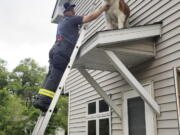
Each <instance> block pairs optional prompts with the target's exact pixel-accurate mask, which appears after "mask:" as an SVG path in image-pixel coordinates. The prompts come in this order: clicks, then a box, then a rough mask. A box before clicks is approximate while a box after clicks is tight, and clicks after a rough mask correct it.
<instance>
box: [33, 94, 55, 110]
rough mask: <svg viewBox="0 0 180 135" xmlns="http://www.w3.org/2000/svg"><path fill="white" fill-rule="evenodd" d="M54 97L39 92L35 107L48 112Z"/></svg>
mask: <svg viewBox="0 0 180 135" xmlns="http://www.w3.org/2000/svg"><path fill="white" fill-rule="evenodd" d="M51 100H52V98H50V97H48V96H45V95H41V94H39V95H38V96H37V98H36V99H35V102H34V107H35V108H37V109H40V110H41V111H42V112H47V110H48V108H49V105H50V103H51Z"/></svg>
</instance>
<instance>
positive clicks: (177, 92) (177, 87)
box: [174, 67, 180, 130]
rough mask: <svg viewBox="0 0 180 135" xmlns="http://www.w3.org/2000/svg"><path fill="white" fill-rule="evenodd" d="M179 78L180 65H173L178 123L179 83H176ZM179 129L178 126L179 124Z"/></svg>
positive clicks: (179, 119)
mask: <svg viewBox="0 0 180 135" xmlns="http://www.w3.org/2000/svg"><path fill="white" fill-rule="evenodd" d="M179 80H180V67H174V82H175V89H176V102H177V113H178V122H179V125H180V95H179V94H180V92H179V91H180V84H179V83H178V82H179ZM179 130H180V126H179Z"/></svg>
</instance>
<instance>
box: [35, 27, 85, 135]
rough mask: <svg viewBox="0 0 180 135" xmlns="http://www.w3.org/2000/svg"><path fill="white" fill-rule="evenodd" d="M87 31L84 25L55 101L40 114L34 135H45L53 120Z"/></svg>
mask: <svg viewBox="0 0 180 135" xmlns="http://www.w3.org/2000/svg"><path fill="white" fill-rule="evenodd" d="M85 31H86V26H85V25H83V26H82V28H81V34H80V36H79V39H78V41H77V43H76V45H75V48H74V50H73V52H72V55H71V59H70V62H69V64H68V65H67V67H66V70H65V72H64V74H63V76H62V78H61V81H60V83H59V86H58V88H57V90H56V93H55V95H54V97H53V100H52V102H51V104H50V106H49V109H48V111H47V112H45V113H43V112H42V113H41V114H40V116H39V118H38V121H37V123H36V125H35V127H34V130H33V132H32V135H44V133H45V130H46V128H47V126H48V123H49V120H50V118H51V115H52V113H53V111H54V108H55V106H56V104H57V102H58V99H59V97H60V95H61V92H62V90H63V87H64V84H65V81H66V79H67V77H68V75H69V73H70V71H71V68H72V66H73V63H74V61H75V59H76V56H77V54H78V51H79V48H80V47H81V45H82V43H83V39H84V36H85Z"/></svg>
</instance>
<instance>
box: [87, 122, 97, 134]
mask: <svg viewBox="0 0 180 135" xmlns="http://www.w3.org/2000/svg"><path fill="white" fill-rule="evenodd" d="M88 135H96V120H90V121H88Z"/></svg>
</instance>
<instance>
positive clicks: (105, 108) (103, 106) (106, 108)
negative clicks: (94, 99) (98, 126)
mask: <svg viewBox="0 0 180 135" xmlns="http://www.w3.org/2000/svg"><path fill="white" fill-rule="evenodd" d="M107 111H109V106H108V104H106V102H105V101H104V100H100V101H99V112H100V113H102V112H107Z"/></svg>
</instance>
